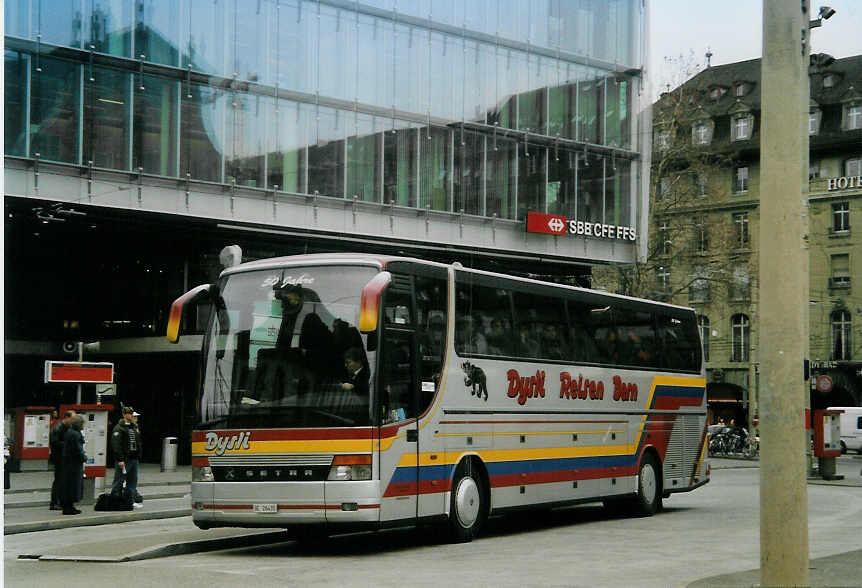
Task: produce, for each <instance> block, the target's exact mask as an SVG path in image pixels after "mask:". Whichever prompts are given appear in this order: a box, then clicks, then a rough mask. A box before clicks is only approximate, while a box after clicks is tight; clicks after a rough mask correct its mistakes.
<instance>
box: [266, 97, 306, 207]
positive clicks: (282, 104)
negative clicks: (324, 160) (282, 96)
mask: <svg viewBox="0 0 862 588" xmlns="http://www.w3.org/2000/svg"><path fill="white" fill-rule="evenodd" d="M307 119H308V113H307V111H306V109H305V108H303V106H302V105H300V104H299V103H298V102H290V101H287V100H279V102H278V104H277V105H276V117H275V121H274V124H273V125H268V133H267V136H268V138H269V147H268V148H267V153H268V154H269V162H268V166H267V173H268V175H269V177H268V179H267V187H269V188H273V187H275V186H278V189H279V190H282V191H284V192H300V193H301V192H306V189H305V167H304V166H305V148H306V145H308V140H307V137H308V120H307Z"/></svg>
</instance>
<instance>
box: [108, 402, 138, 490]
mask: <svg viewBox="0 0 862 588" xmlns="http://www.w3.org/2000/svg"><path fill="white" fill-rule="evenodd" d="M138 416H140V413H137V412H135V409H134V408H132V407H131V406H124V407H123V420H121V421H120V422H119V423H117V424H116V425H115V426H114V431H113V432H112V433H111V449H113V450H114V461H115V466H114V483H113V485H112V486H111V493H112V494H117V495H119V494H121V493H122V488H123V480H125V481H126V487H127V488H128V489H129V492H131V494H132V496H133V497H134V499H135V504H140V503H141V501H142V500H143V498H141V495H140V494H138V461H139V460H140V458H141V453H142V451H141V430H140V429H139V428H138V423H137V418H138Z"/></svg>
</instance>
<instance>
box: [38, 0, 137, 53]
mask: <svg viewBox="0 0 862 588" xmlns="http://www.w3.org/2000/svg"><path fill="white" fill-rule="evenodd" d="M55 4H57V3H56V2H55V3H52V11H53V6H54V5H55ZM84 5H85V7H86V8H85V10H86V11H87V13H86V16H85V18H84V38H85V39H88V40H89V41H88V43H89V44H90V45H92V48H93V50H94V51H98V52H99V53H110V54H111V55H120V56H122V57H129V55H130V52H131V44H132V39H131V35H130V32H131V30H132V6H131V4H130V3H129V2H128V0H85V2H84ZM50 18H51V20H53V19H54V18H55V16H54V14H53V13H52V15H51V17H50ZM43 19H44V15H43ZM43 22H44V20H43ZM89 48H90V47H88V46H86V44H85V46H84V49H89Z"/></svg>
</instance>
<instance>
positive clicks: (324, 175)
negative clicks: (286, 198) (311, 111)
mask: <svg viewBox="0 0 862 588" xmlns="http://www.w3.org/2000/svg"><path fill="white" fill-rule="evenodd" d="M344 119H345V113H344V112H341V111H339V110H334V109H332V108H323V107H318V110H317V116H316V120H312V121H310V122H311V128H312V134H311V143H310V145H309V147H308V192H309V193H310V194H314V193H315V192H316V193H318V194H320V195H322V196H336V197H339V198H343V197H344V139H345V134H346V132H345V126H346V125H345V120H344Z"/></svg>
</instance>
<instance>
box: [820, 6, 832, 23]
mask: <svg viewBox="0 0 862 588" xmlns="http://www.w3.org/2000/svg"><path fill="white" fill-rule="evenodd" d="M833 14H835V9H834V8H832V7H830V6H821V7H820V18H823V19H826V20H828V19H830V18H832V15H833Z"/></svg>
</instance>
